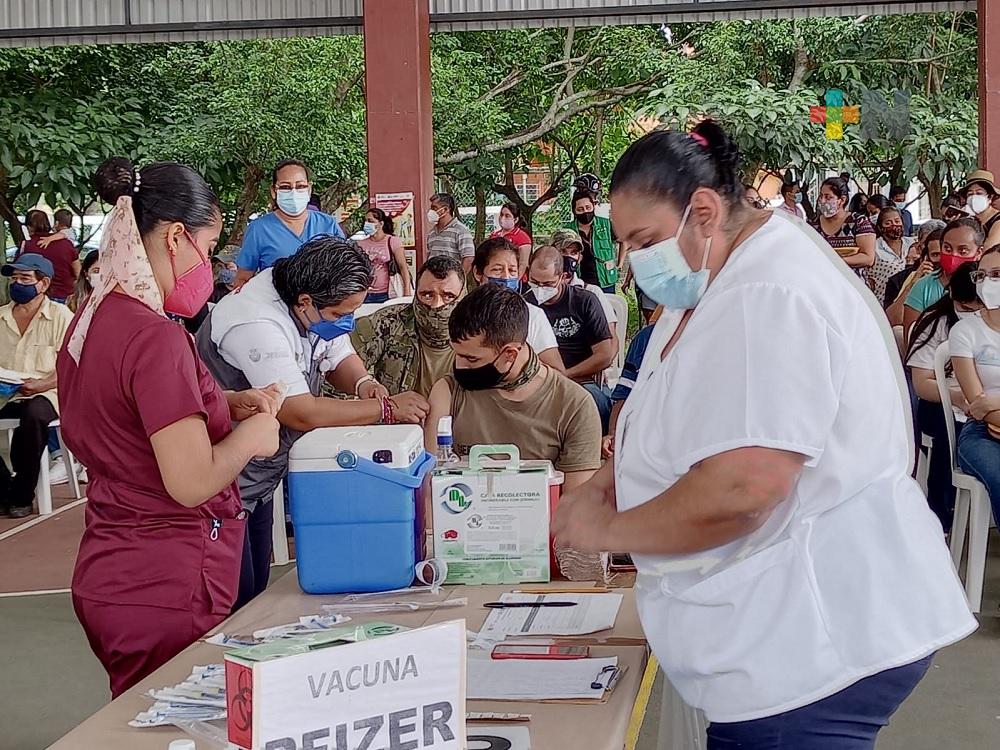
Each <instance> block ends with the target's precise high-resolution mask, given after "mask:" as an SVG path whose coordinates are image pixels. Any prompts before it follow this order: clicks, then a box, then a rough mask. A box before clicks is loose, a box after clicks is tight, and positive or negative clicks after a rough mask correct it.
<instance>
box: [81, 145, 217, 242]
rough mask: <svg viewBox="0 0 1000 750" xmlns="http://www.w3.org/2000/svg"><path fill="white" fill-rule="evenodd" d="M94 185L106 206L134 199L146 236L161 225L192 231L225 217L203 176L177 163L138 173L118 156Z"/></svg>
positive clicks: (96, 176) (102, 168)
mask: <svg viewBox="0 0 1000 750" xmlns="http://www.w3.org/2000/svg"><path fill="white" fill-rule="evenodd" d="M93 183H94V188H95V189H96V190H97V195H98V196H99V197H100V198H101V200H103V201H104V202H105V203H109V204H111V205H114V204H115V203H117V202H118V199H119V198H121V197H122V196H123V195H131V196H132V211H133V212H134V213H135V220H136V224H138V226H139V233H140V234H141V235H142V236H143V237H145V236H146V235H148V234H149V233H150V232H151V231H152V230H153V229H154V228H155V227H156V226H157V225H158V224H161V223H169V222H174V221H179V222H180V223H181V224H183V225H184V226H185V227H187V228H188V229H189V230H195V229H202V228H204V227H207V226H209V225H211V224H212V223H213V222H214V221H216V220H217V219H218V218H219V217H220V216H221V214H222V208H221V207H220V205H219V199H218V198H217V197H216V196H215V193H214V192H212V188H211V187H209V185H208V183H207V182H205V180H204V179H203V178H202V176H201V175H199V174H198V173H197V172H195V171H194V170H193V169H191V167H186V166H184V165H183V164H177V163H175V162H170V161H161V162H156V163H155V164H150V165H149V166H147V167H143V168H142V169H141V170H137V169H136V168H135V166H134V165H133V164H132V162H131V161H130V160H128V159H126V158H124V157H121V156H115V157H112V158H110V159H108V160H107V161H105V162H104V163H103V164H101V166H99V167H98V168H97V171H96V172H95V173H94V178H93Z"/></svg>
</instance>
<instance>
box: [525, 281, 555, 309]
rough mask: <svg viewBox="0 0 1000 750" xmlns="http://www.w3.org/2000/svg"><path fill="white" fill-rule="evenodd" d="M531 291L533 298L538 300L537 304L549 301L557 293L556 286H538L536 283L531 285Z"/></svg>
mask: <svg viewBox="0 0 1000 750" xmlns="http://www.w3.org/2000/svg"><path fill="white" fill-rule="evenodd" d="M531 291H532V293H534V295H535V299H536V300H538V304H539V305H544V304H545V303H546V302H551V301H552V300H553V299H555V297H556V295H557V294H559V288H558V287H551V286H538V284H532V285H531Z"/></svg>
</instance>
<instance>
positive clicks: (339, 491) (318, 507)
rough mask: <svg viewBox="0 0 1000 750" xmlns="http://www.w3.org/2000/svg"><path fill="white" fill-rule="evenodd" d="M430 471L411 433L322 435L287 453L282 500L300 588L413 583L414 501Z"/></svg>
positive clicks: (314, 590) (378, 430) (333, 431)
mask: <svg viewBox="0 0 1000 750" xmlns="http://www.w3.org/2000/svg"><path fill="white" fill-rule="evenodd" d="M433 467H434V457H433V456H432V455H431V454H429V453H427V452H426V451H424V435H423V430H421V429H420V427H417V426H415V425H378V426H373V427H327V428H322V429H318V430H313V431H312V432H310V433H307V434H305V435H303V436H302V437H301V438H299V439H298V440H297V441H296V443H295V445H293V446H292V450H291V453H290V455H289V464H288V498H289V503H290V506H291V512H292V525H293V526H294V527H295V556H296V558H297V565H298V572H299V586H301V587H302V590H303V591H305V592H306V593H309V594H340V593H346V592H362V591H387V590H391V589H397V588H403V587H405V586H409V585H410V584H411V583H412V582H413V574H414V570H413V569H414V565H415V564H416V563H417V558H416V550H417V543H418V540H419V541H420V542H422V541H423V540H422V539H421V538H420V536H418V534H417V533H416V524H417V520H418V519H417V493H418V491H419V489H420V488H421V486H422V485H423V482H424V477H425V476H426V475H427V474H428V472H430V470H431V469H432V468H433Z"/></svg>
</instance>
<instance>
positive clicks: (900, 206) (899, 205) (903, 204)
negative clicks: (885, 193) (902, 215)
mask: <svg viewBox="0 0 1000 750" xmlns="http://www.w3.org/2000/svg"><path fill="white" fill-rule="evenodd" d="M896 208H898V209H899V210H900V211H902V210H903V209H904V208H906V201H896Z"/></svg>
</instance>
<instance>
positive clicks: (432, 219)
mask: <svg viewBox="0 0 1000 750" xmlns="http://www.w3.org/2000/svg"><path fill="white" fill-rule="evenodd" d="M440 220H441V217H440V216H438V212H437V211H435V210H434V209H433V208H432V209H431V210H430V211H428V212H427V223H428V224H437V223H438V222H439V221H440Z"/></svg>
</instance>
